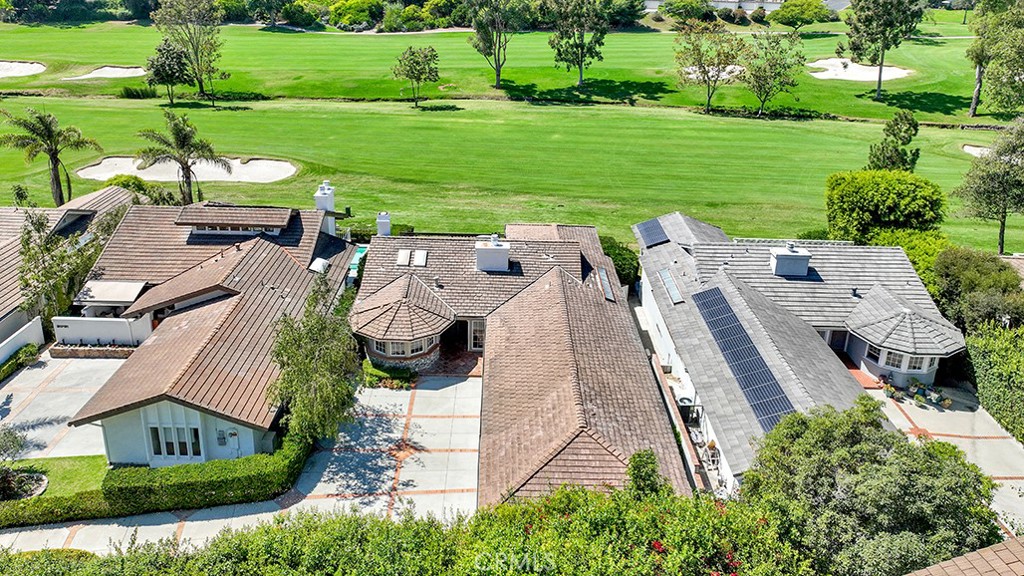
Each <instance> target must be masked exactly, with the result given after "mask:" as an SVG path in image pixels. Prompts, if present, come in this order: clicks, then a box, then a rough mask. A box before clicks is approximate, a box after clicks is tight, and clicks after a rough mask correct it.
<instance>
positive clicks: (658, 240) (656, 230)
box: [636, 218, 668, 248]
mask: <svg viewBox="0 0 1024 576" xmlns="http://www.w3.org/2000/svg"><path fill="white" fill-rule="evenodd" d="M636 230H637V232H639V233H640V238H641V239H642V240H643V242H644V248H650V247H651V246H658V245H659V244H664V243H666V242H668V234H666V233H665V229H664V228H662V227H661V222H659V221H658V219H657V218H651V219H650V220H647V221H644V222H641V223H639V224H637V225H636Z"/></svg>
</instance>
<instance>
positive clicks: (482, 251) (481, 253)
mask: <svg viewBox="0 0 1024 576" xmlns="http://www.w3.org/2000/svg"><path fill="white" fill-rule="evenodd" d="M476 269H477V270H480V271H481V272H508V242H502V241H501V240H500V239H499V238H498V235H497V234H491V235H490V236H489V237H488V236H481V237H478V238H477V241H476Z"/></svg>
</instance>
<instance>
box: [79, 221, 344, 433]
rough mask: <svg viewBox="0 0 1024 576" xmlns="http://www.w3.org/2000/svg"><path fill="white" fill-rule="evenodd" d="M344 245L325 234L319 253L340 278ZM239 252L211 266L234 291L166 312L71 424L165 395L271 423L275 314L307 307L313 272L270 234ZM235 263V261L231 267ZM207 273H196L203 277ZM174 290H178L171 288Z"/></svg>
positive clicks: (263, 425)
mask: <svg viewBox="0 0 1024 576" xmlns="http://www.w3.org/2000/svg"><path fill="white" fill-rule="evenodd" d="M339 243H340V241H335V239H328V238H326V237H325V238H322V239H321V241H320V243H319V247H318V248H319V251H318V252H317V254H318V255H320V256H321V257H325V258H327V259H329V260H330V261H331V263H332V266H331V272H330V273H329V275H328V276H329V278H330V279H331V280H332V281H333V282H335V283H337V282H338V281H340V280H341V279H342V278H343V277H344V274H345V273H347V271H348V270H347V268H348V262H349V260H351V258H352V254H353V252H354V250H353V248H352V247H351V246H345V247H344V248H343V249H342V248H341V247H340V246H339ZM238 253H239V254H238V255H232V256H231V258H230V259H229V257H228V254H227V253H226V254H225V257H224V263H223V264H224V266H223V268H219V267H218V263H212V264H211V263H206V264H205V266H207V267H209V268H216V269H217V273H216V274H209V276H217V275H219V274H220V273H221V272H226V273H225V274H224V275H223V276H222V277H221V278H222V282H221V284H219V285H222V286H223V287H224V288H225V289H226V290H228V291H230V292H234V293H236V294H235V295H231V296H227V297H224V298H221V299H219V300H216V301H215V302H213V303H209V304H201V305H199V306H196V307H192V308H187V309H185V310H184V311H182V312H177V313H174V314H172V315H170V316H168V318H167V319H166V320H164V322H163V323H162V324H161V325H160V326H159V327H158V328H157V329H156V330H155V331H154V332H153V335H152V336H150V338H149V339H147V340H146V341H145V342H144V343H143V344H142V345H141V346H139V348H138V350H136V351H135V353H134V354H132V356H131V357H129V359H128V360H126V361H125V363H124V364H123V365H122V366H121V368H120V369H118V371H117V372H115V373H114V376H112V377H111V379H110V380H108V381H107V383H106V385H104V387H103V388H102V389H101V390H100V392H99V393H97V394H96V396H94V397H93V399H92V400H90V401H89V402H88V403H87V404H86V405H85V406H84V407H83V408H82V409H81V411H80V412H79V413H78V414H77V415H76V416H75V417H74V418H73V419H72V421H71V424H72V425H79V424H83V423H86V422H92V421H95V420H99V419H102V418H103V417H105V416H108V415H111V414H116V413H119V412H124V411H126V410H130V409H132V408H135V407H138V406H140V405H142V404H147V403H150V402H156V401H159V400H161V399H167V400H172V401H175V402H178V403H181V404H184V405H187V406H191V407H193V408H195V409H198V410H202V411H205V412H209V413H212V414H216V415H218V416H220V417H223V418H226V419H229V420H232V421H236V422H238V423H241V424H244V425H247V426H250V427H254V428H259V429H267V428H268V427H269V426H270V425H271V424H272V422H273V420H274V417H275V416H276V413H277V410H276V407H273V406H271V405H270V404H269V403H268V402H267V399H266V390H267V387H268V386H269V385H270V384H271V383H272V382H273V381H274V380H275V379H276V378H277V376H278V368H277V365H276V364H275V363H274V362H273V360H272V358H271V350H272V348H273V343H274V334H275V331H276V326H277V320H278V318H280V317H281V316H282V315H283V314H289V315H293V316H295V315H298V314H300V313H301V311H302V308H303V305H304V302H305V298H306V295H307V294H308V292H309V289H310V287H311V285H312V281H313V279H314V276H313V274H312V273H310V272H309V271H308V270H307V269H306V264H305V263H300V262H299V261H297V260H296V259H295V257H294V256H293V255H292V254H290V253H289V251H288V250H287V249H285V248H283V247H281V246H279V245H277V244H276V243H274V242H272V241H271V240H270V239H269V238H268V237H266V236H260V237H257V238H255V239H254V240H252V241H250V242H249V243H246V244H245V245H244V247H243V248H241V249H240V250H238ZM231 261H234V262H235V265H234V267H232V268H230V270H227V264H229V263H230V262H231ZM205 275H206V272H200V271H196V276H197V277H204V276H205ZM185 276H186V274H182V275H181V276H180V277H179V281H180V282H179V283H180V284H181V287H179V288H181V289H183V290H187V288H182V287H187V286H189V284H190V282H191V280H190V279H186V280H181V279H182V278H184V277H185ZM207 279H208V278H207ZM198 283H201V282H198ZM176 284H178V283H176ZM157 288H159V286H158V287H157ZM155 289H156V288H154V290H155ZM176 291H180V290H175V291H170V292H176ZM165 329H167V330H166V331H165Z"/></svg>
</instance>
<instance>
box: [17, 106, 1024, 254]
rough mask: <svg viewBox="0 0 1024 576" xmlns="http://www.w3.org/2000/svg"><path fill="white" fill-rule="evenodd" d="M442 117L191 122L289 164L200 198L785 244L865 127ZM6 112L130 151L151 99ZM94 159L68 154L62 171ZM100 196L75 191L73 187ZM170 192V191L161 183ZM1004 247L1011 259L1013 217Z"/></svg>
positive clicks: (987, 240)
mask: <svg viewBox="0 0 1024 576" xmlns="http://www.w3.org/2000/svg"><path fill="white" fill-rule="evenodd" d="M456 104H457V106H458V110H454V111H451V110H449V111H417V110H415V109H413V108H412V106H411V105H409V104H405V103H386V102H376V103H370V102H366V103H354V102H349V103H345V102H317V101H299V100H279V101H270V102H260V103H253V104H251V105H247V108H248V109H241V110H225V109H220V110H210V109H208V108H205V107H199V108H194V109H192V110H191V111H190V115H191V117H192V119H193V120H194V121H195V123H196V124H197V126H198V127H199V130H200V132H201V134H202V135H203V136H205V137H207V138H209V139H210V140H212V141H213V142H214V143H215V145H216V147H217V148H218V150H220V151H221V152H222V153H229V154H233V155H241V156H267V157H275V158H285V159H290V160H293V161H295V162H296V163H298V164H300V165H301V170H300V172H299V173H298V174H297V175H296V176H295V177H293V178H291V179H288V180H284V181H282V182H278V183H274V184H260V185H245V184H226V183H220V184H218V183H212V182H211V183H208V184H204V190H205V191H206V193H207V197H208V198H215V199H223V200H228V201H235V202H249V203H263V204H282V205H287V206H294V207H303V206H308V207H312V198H311V195H312V193H313V191H314V190H315V187H316V184H317V183H318V182H319V181H320V180H322V179H330V180H332V181H333V182H334V183H335V185H336V186H337V187H338V203H339V205H340V206H346V205H349V206H351V207H352V209H353V211H354V212H355V213H356V215H357V217H358V218H359V220H360V221H363V222H370V221H372V215H373V214H375V213H376V212H377V211H378V210H382V209H386V210H389V211H391V212H392V214H393V215H394V216H393V218H394V220H395V222H401V223H409V224H413V225H415V226H416V227H417V229H419V230H423V231H456V232H488V231H493V230H498V229H500V228H501V226H502V225H503V224H504V223H505V222H508V221H536V222H565V223H584V224H596V225H598V226H599V227H600V228H601V231H602V233H608V234H613V235H615V236H617V237H619V238H622V239H625V240H628V241H630V242H632V237H631V234H630V231H629V225H630V224H632V223H635V222H638V221H640V220H643V219H646V218H649V217H651V216H654V215H657V214H661V213H664V212H668V211H672V210H680V211H683V212H686V213H689V214H692V215H693V216H696V217H698V218H702V219H705V220H707V221H709V222H713V223H715V224H718V225H720V226H722V227H723V228H724V229H725V230H726V232H728V233H729V234H731V235H738V236H767V237H779V236H790V237H791V236H794V235H796V234H798V233H800V232H802V231H805V230H809V229H813V228H820V227H823V226H824V181H825V177H826V176H827V175H828V174H830V173H832V172H835V171H838V170H850V169H858V168H860V167H862V166H863V165H864V163H865V162H866V159H867V151H868V146H869V145H870V143H872V142H874V141H877V140H878V139H879V138H880V137H881V126H880V125H879V124H875V123H850V122H824V121H813V122H812V121H805V122H790V121H760V120H743V119H733V118H720V117H708V116H703V115H698V114H693V113H690V112H686V111H683V110H679V109H673V108H641V107H634V108H630V107H625V106H567V105H560V106H559V105H529V104H524V103H516V102H495V101H486V100H481V101H458V102H457V103H456ZM4 105H5V106H7V107H8V108H9V109H11V110H13V111H15V112H19V113H20V112H21V110H22V109H23V107H25V106H36V107H41V108H45V109H46V110H47V111H49V112H52V113H54V114H56V115H57V116H58V117H60V118H61V119H62V120H63V121H64V122H66V123H68V124H74V125H76V126H78V127H80V128H81V129H82V130H83V131H84V132H85V134H87V135H89V136H92V137H94V138H96V139H98V140H99V141H100V143H101V144H102V145H103V146H104V147H105V149H106V152H105V154H111V155H112V154H132V153H134V151H135V150H136V149H138V148H139V147H140V144H141V143H142V141H141V140H139V139H138V138H137V137H136V136H135V132H136V131H138V130H139V129H141V128H149V127H153V128H156V127H160V126H161V123H162V118H161V107H159V106H158V105H157V103H156V102H153V101H131V100H128V101H126V100H112V99H72V100H68V99H51V98H27V97H18V98H10V99H8V100H6V101H5V103H4ZM991 138H992V136H991V133H989V132H962V131H953V130H939V129H932V128H924V129H922V131H921V135H920V137H919V143H920V145H921V147H922V148H923V152H922V158H921V162H920V165H919V173H921V174H922V175H924V176H927V177H929V178H932V179H933V180H935V181H936V182H938V183H939V184H940V185H941V186H942V187H943V188H944V189H946V190H949V189H951V188H953V187H954V186H955V185H957V183H958V182H959V181H960V179H961V177H962V174H963V172H964V171H965V170H966V169H967V167H968V166H969V160H970V157H969V156H968V155H967V154H965V153H964V152H962V151H961V149H960V147H961V146H962V145H963V144H964V143H974V144H981V145H983V144H985V143H986V142H988V141H990V139H991ZM98 157H100V155H99V154H96V153H93V152H79V153H69V154H67V155H66V161H67V163H68V165H69V166H71V167H72V169H74V168H77V167H82V166H84V165H86V164H88V163H90V162H92V161H94V160H95V159H97V158H98ZM14 183H24V184H26V185H28V186H29V188H30V190H31V192H32V194H33V196H34V198H35V199H36V200H38V201H39V202H41V203H46V202H47V196H48V189H49V188H48V185H47V175H46V167H45V164H44V163H43V162H41V161H40V162H36V163H33V164H31V165H28V166H26V164H25V163H24V160H23V159H22V157H21V156H20V155H19V154H18V153H17V152H15V151H10V150H2V151H0V193H6V191H7V190H9V188H10V186H11V185H12V184H14ZM97 185H98V184H97V183H95V182H86V181H82V180H78V181H77V182H76V190H78V191H84V190H91V189H94V188H95V187H96V186H97ZM171 186H173V184H171ZM946 230H947V231H948V232H949V234H950V235H951V237H952V238H953V239H954V240H955V241H957V242H960V243H965V244H972V245H976V246H981V247H986V248H992V247H994V243H995V236H996V234H995V229H994V227H993V226H992V225H990V224H988V223H980V222H976V221H968V220H964V219H961V218H956V217H954V218H952V219H951V221H950V222H949V224H948V225H947V226H946ZM1008 249H1010V250H1018V251H1020V250H1024V221H1022V220H1021V219H1014V220H1013V221H1012V222H1011V228H1010V230H1009V233H1008Z"/></svg>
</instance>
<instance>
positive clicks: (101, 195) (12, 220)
mask: <svg viewBox="0 0 1024 576" xmlns="http://www.w3.org/2000/svg"><path fill="white" fill-rule="evenodd" d="M134 198H135V195H134V194H133V193H132V192H130V191H128V190H125V189H124V188H119V187H117V186H109V187H107V188H103V189H102V190H97V191H96V192H92V193H90V194H86V195H84V196H79V197H77V198H74V199H72V200H69V201H68V202H67V203H66V204H64V205H63V206H61V207H60V208H17V207H3V208H0V262H2V263H3V266H0V362H2V361H4V360H6V359H7V357H8V356H10V354H11V353H13V352H14V351H16V350H17V349H18V348H20V346H21V345H22V344H23V343H24V340H25V339H24V338H16V339H15V340H12V341H11V342H10V343H9V344H10V345H8V342H7V341H8V339H11V338H12V337H14V336H15V334H17V333H19V332H20V331H22V330H23V329H24V328H25V327H26V326H28V324H29V322H30V318H31V316H30V314H29V312H28V311H26V310H24V309H23V308H22V306H23V304H24V302H25V300H24V297H23V295H22V289H21V232H22V229H23V228H24V227H25V222H26V216H27V215H28V213H29V212H37V213H42V214H44V215H45V216H46V218H47V221H48V225H49V233H50V234H57V235H61V236H71V235H72V234H76V233H88V230H89V227H90V226H92V225H93V224H94V223H95V222H97V221H99V220H100V219H101V218H102V217H103V216H104V215H106V214H108V213H110V212H112V211H114V210H116V209H118V208H120V207H122V206H126V205H128V204H131V203H132V202H133V201H134ZM30 331H33V332H37V333H38V335H39V338H36V340H38V339H41V337H42V336H41V332H42V331H41V329H35V330H30Z"/></svg>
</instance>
